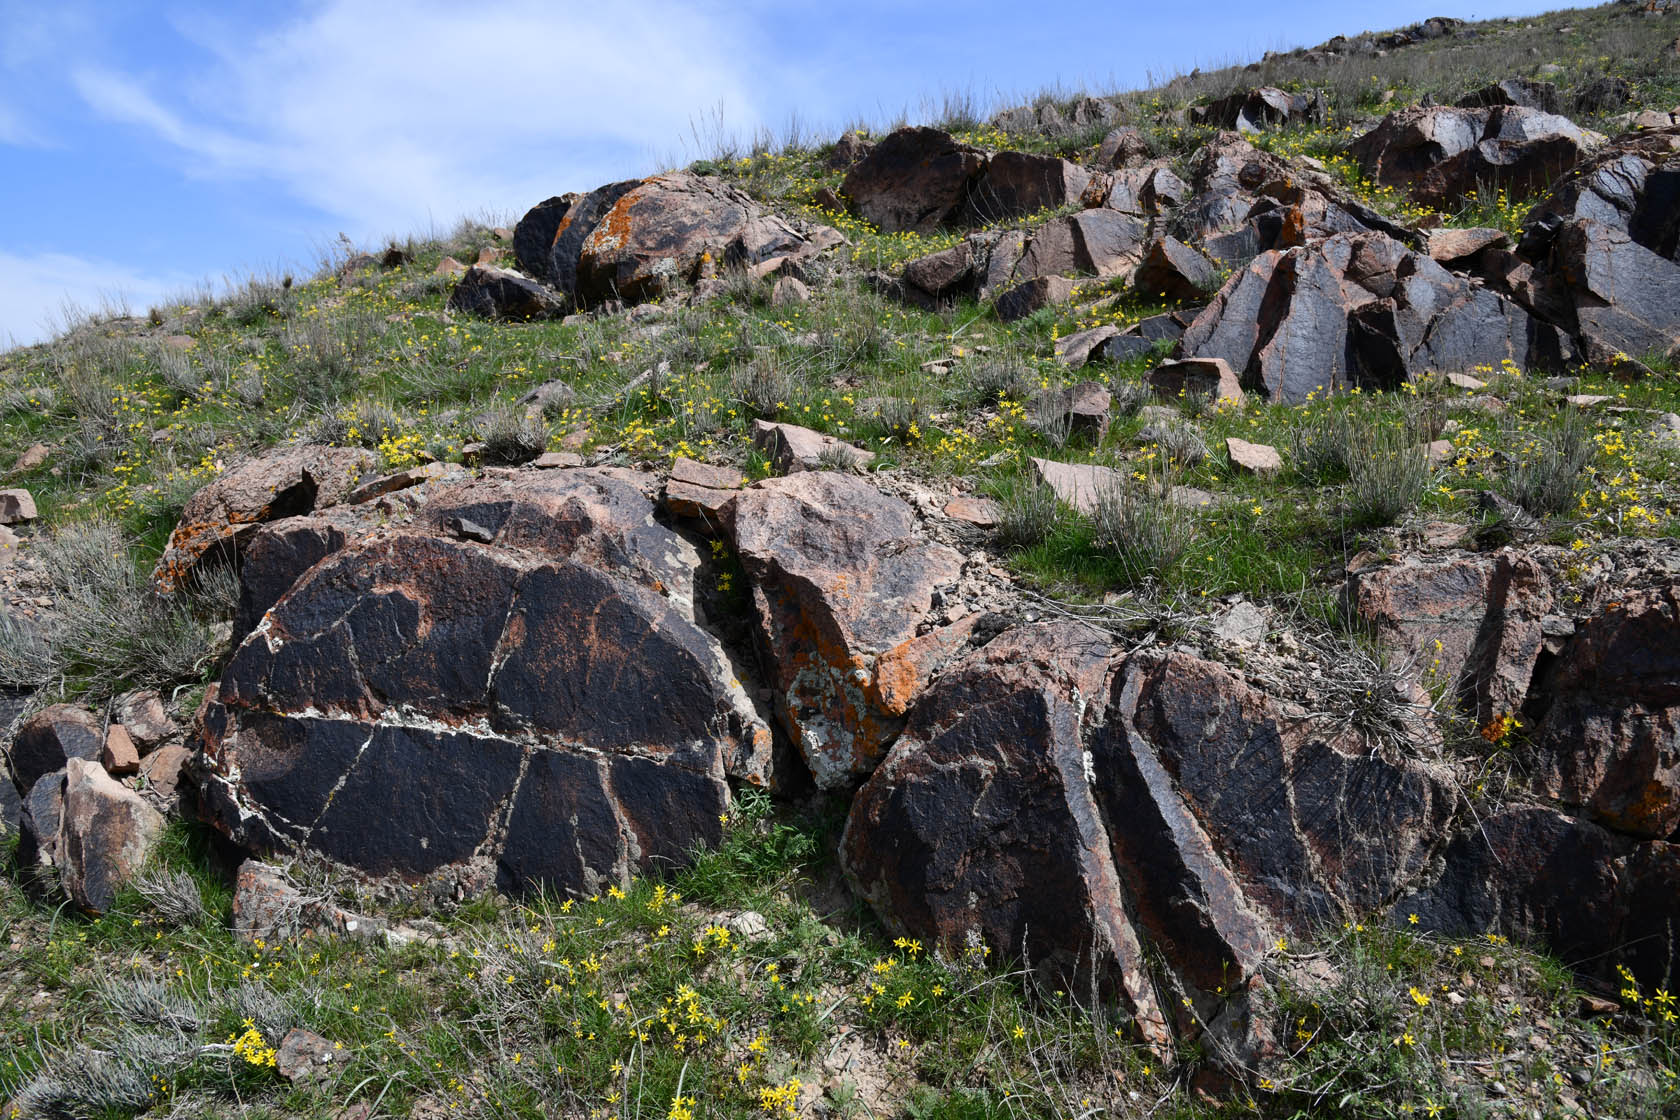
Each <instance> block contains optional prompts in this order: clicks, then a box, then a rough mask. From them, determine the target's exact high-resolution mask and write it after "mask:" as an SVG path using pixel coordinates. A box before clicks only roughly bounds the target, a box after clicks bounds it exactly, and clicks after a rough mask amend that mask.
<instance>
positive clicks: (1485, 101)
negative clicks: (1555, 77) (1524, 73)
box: [1458, 78, 1561, 113]
mask: <svg viewBox="0 0 1680 1120" xmlns="http://www.w3.org/2000/svg"><path fill="white" fill-rule="evenodd" d="M1495 105H1521V106H1522V107H1523V108H1525V109H1538V110H1539V111H1540V112H1542V113H1556V112H1558V111H1559V110H1560V109H1561V104H1560V103H1559V101H1558V91H1557V87H1556V86H1554V85H1553V84H1552V83H1551V82H1537V81H1535V80H1533V79H1532V78H1506V79H1505V80H1504V81H1501V82H1494V83H1492V84H1491V85H1486V86H1483V87H1482V88H1481V89H1478V90H1475V91H1474V92H1472V93H1467V94H1465V95H1464V96H1463V97H1461V98H1459V99H1458V107H1459V108H1461V109H1490V108H1492V107H1493V106H1495Z"/></svg>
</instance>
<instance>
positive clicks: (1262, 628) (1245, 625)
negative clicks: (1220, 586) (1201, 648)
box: [1213, 599, 1270, 646]
mask: <svg viewBox="0 0 1680 1120" xmlns="http://www.w3.org/2000/svg"><path fill="white" fill-rule="evenodd" d="M1269 629H1270V622H1269V620H1268V618H1267V616H1266V612H1265V610H1264V609H1262V608H1261V607H1258V606H1256V605H1254V604H1253V603H1250V602H1249V601H1248V600H1247V599H1243V600H1240V601H1238V602H1236V603H1233V604H1231V609H1230V610H1228V611H1226V612H1225V614H1224V617H1222V618H1221V619H1220V620H1219V623H1218V625H1216V626H1215V627H1214V628H1213V636H1214V637H1216V638H1219V639H1220V640H1221V641H1226V642H1231V643H1234V644H1236V645H1240V646H1252V645H1257V644H1259V643H1260V642H1263V641H1265V640H1266V632H1267V631H1268V630H1269Z"/></svg>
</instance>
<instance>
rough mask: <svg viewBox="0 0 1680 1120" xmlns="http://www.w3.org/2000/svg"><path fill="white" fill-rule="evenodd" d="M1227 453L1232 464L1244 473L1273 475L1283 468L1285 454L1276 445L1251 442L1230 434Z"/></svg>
mask: <svg viewBox="0 0 1680 1120" xmlns="http://www.w3.org/2000/svg"><path fill="white" fill-rule="evenodd" d="M1225 453H1226V454H1227V455H1229V456H1230V458H1231V465H1232V466H1233V467H1235V468H1236V469H1237V470H1239V471H1241V472H1243V473H1244V474H1255V475H1262V476H1264V475H1273V474H1277V473H1278V472H1279V471H1281V470H1283V456H1281V455H1279V454H1278V450H1277V448H1275V447H1271V446H1269V445H1267V444H1264V443H1249V442H1248V441H1247V440H1242V439H1238V438H1237V437H1236V436H1230V437H1228V438H1227V439H1226V440H1225Z"/></svg>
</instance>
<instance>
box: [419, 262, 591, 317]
mask: <svg viewBox="0 0 1680 1120" xmlns="http://www.w3.org/2000/svg"><path fill="white" fill-rule="evenodd" d="M448 307H449V310H451V311H457V312H461V313H462V314H466V315H481V316H483V317H484V318H486V319H506V320H511V321H514V322H523V321H526V320H529V319H546V318H550V317H552V316H555V315H560V314H563V313H564V312H565V310H566V305H565V303H564V301H562V300H561V299H560V298H559V297H558V296H556V295H555V294H554V293H553V292H551V291H549V290H548V289H547V288H545V287H543V285H541V284H539V283H538V282H537V281H535V280H532V279H531V278H530V277H528V276H522V275H521V274H519V273H517V272H514V271H513V270H512V269H507V268H497V267H495V266H494V265H488V264H475V265H473V266H472V267H471V268H469V269H467V271H466V273H465V274H463V275H462V277H461V279H459V280H458V281H456V282H455V288H454V290H453V291H451V292H450V293H449V304H448Z"/></svg>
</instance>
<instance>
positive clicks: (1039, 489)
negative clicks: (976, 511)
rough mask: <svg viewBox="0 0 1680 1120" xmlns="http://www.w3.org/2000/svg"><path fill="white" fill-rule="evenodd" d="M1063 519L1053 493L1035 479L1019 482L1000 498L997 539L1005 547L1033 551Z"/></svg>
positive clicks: (995, 531) (1059, 502) (1060, 508)
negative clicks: (1032, 548) (1034, 546)
mask: <svg viewBox="0 0 1680 1120" xmlns="http://www.w3.org/2000/svg"><path fill="white" fill-rule="evenodd" d="M1062 516H1063V515H1062V504H1061V501H1060V500H1059V499H1057V497H1056V492H1055V491H1054V490H1052V489H1050V487H1048V486H1046V485H1044V484H1043V483H1042V482H1038V481H1036V480H1034V479H1017V480H1016V481H1015V483H1014V484H1013V485H1011V486H1009V487H1008V488H1007V489H1006V490H1005V491H1004V492H1003V493H1002V494H1001V495H1000V496H999V499H998V523H997V528H996V529H995V530H994V531H993V533H994V537H995V539H996V540H997V543H998V545H999V546H1001V547H1003V548H1031V547H1032V546H1033V545H1035V544H1041V543H1043V542H1044V541H1046V540H1048V539H1049V538H1050V535H1051V534H1052V533H1054V532H1055V531H1056V529H1057V528H1058V527H1059V526H1060V524H1061V522H1062Z"/></svg>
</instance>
